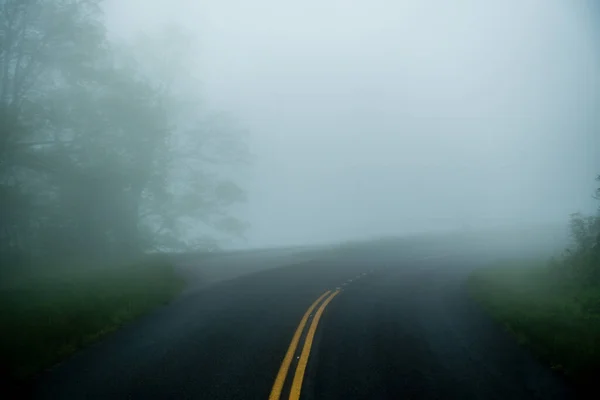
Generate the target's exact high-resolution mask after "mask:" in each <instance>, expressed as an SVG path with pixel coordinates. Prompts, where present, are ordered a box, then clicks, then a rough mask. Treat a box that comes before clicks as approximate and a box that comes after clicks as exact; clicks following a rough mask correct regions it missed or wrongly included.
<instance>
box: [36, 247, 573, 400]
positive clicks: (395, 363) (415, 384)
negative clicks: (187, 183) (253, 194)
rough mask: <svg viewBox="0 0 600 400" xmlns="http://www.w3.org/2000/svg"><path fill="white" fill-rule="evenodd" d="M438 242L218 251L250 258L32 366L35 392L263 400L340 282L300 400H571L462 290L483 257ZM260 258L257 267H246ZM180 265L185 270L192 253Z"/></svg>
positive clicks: (42, 396)
mask: <svg viewBox="0 0 600 400" xmlns="http://www.w3.org/2000/svg"><path fill="white" fill-rule="evenodd" d="M448 250H449V249H443V250H440V249H435V250H434V249H431V250H428V249H420V250H419V251H413V252H406V251H405V250H403V249H402V248H400V247H398V246H394V245H391V244H386V245H385V246H383V247H382V246H381V245H379V246H372V247H369V246H362V247H360V248H356V249H352V250H351V251H333V252H332V251H329V250H328V251H322V252H319V251H315V250H312V251H311V253H310V254H308V253H306V252H305V253H304V254H300V255H298V254H296V255H292V256H290V254H288V253H286V254H279V255H277V254H275V255H274V254H273V253H269V252H262V253H260V254H254V255H250V256H247V257H246V256H245V255H243V254H242V255H238V256H237V258H233V259H227V257H225V258H223V259H222V260H221V261H220V264H219V265H221V267H220V268H227V264H228V263H234V264H235V266H236V268H238V269H239V268H240V266H243V265H244V259H245V258H247V260H248V265H251V264H252V265H254V267H253V269H249V271H252V272H250V273H247V274H245V275H244V274H239V273H236V274H229V275H227V274H225V275H226V276H227V278H226V279H222V280H219V279H213V280H212V281H211V282H209V283H207V284H204V285H199V284H196V286H194V285H192V287H194V288H195V289H194V290H188V291H186V292H185V295H182V296H181V297H179V298H178V299H176V300H175V301H174V302H172V303H171V304H170V305H168V306H164V307H162V308H160V309H158V310H156V311H155V312H153V313H151V314H150V315H147V316H145V317H143V318H141V319H140V320H138V321H136V322H134V323H132V324H130V325H128V326H126V327H124V328H123V329H121V330H120V331H118V332H116V333H115V334H112V335H111V336H109V337H108V338H106V339H105V340H103V341H101V342H100V343H98V344H96V345H94V346H92V347H90V348H88V349H85V350H83V351H81V352H80V353H78V354H77V355H75V356H74V357H72V358H71V359H69V360H67V361H65V362H64V363H62V364H60V365H58V366H57V367H55V368H53V369H52V370H50V371H48V372H47V373H45V374H43V375H42V377H41V378H40V379H39V380H38V381H37V382H36V383H35V385H34V386H33V394H32V397H33V398H39V399H267V398H268V397H269V393H270V391H271V387H272V385H273V382H274V380H275V376H276V375H277V372H278V370H279V367H280V365H281V361H282V359H283V357H284V354H285V352H286V350H287V348H288V346H289V343H290V340H291V338H292V336H293V334H294V331H295V330H296V327H297V326H298V323H299V322H300V320H301V318H302V316H303V314H304V313H305V311H306V309H307V308H308V307H309V306H310V305H311V304H312V302H313V301H315V299H317V298H318V297H319V296H320V295H321V294H322V293H323V292H325V291H326V290H331V289H333V290H335V289H336V288H339V290H340V293H339V295H338V296H336V297H335V298H334V299H333V301H332V302H331V303H330V304H329V306H328V307H327V308H326V309H325V312H324V314H323V317H322V319H321V321H320V323H319V325H318V329H317V331H316V336H315V340H314V343H313V346H312V351H311V353H310V358H309V362H308V367H307V370H306V374H305V379H304V384H303V386H302V396H301V398H302V399H462V400H465V399H563V398H572V397H573V393H572V392H570V390H569V388H568V387H567V385H566V384H565V383H564V382H563V380H562V379H561V377H560V376H557V375H555V374H554V373H553V372H551V371H550V370H549V369H548V368H547V367H546V366H544V365H543V364H541V363H539V362H538V361H536V360H535V359H534V358H533V357H532V356H531V355H530V354H529V353H528V352H527V351H526V350H525V349H523V348H521V347H519V346H518V345H517V344H516V343H515V342H514V341H513V339H512V338H511V337H509V336H508V334H506V333H505V332H504V331H503V329H502V328H501V327H499V326H498V325H497V324H495V323H494V322H493V321H491V320H490V318H489V317H488V316H487V315H485V314H484V313H483V311H482V310H481V309H480V308H479V307H478V305H477V304H475V303H473V302H472V301H471V300H470V299H469V297H468V294H467V291H466V288H465V284H466V278H467V276H468V274H469V272H470V271H472V270H473V269H474V268H478V267H480V266H481V265H484V264H485V263H486V262H488V261H489V260H491V259H492V258H493V255H491V254H486V253H485V251H483V252H481V251H480V252H479V253H471V254H467V253H464V252H461V251H454V250H453V249H450V251H448ZM261 257H265V260H266V259H267V258H268V260H269V261H268V263H269V265H270V266H269V267H268V268H266V269H262V270H261V269H260V268H259V267H256V266H257V265H260V264H261ZM277 259H279V261H277ZM231 260H234V261H231ZM274 260H275V261H274ZM204 262H205V260H199V261H198V263H204ZM265 263H266V261H265ZM185 265H186V268H194V259H193V257H192V258H188V259H186V261H185ZM212 273H213V276H214V271H213V272H212ZM189 276H190V277H189V279H201V276H202V274H197V275H195V278H194V277H193V276H194V275H193V274H192V275H189ZM196 283H197V282H196Z"/></svg>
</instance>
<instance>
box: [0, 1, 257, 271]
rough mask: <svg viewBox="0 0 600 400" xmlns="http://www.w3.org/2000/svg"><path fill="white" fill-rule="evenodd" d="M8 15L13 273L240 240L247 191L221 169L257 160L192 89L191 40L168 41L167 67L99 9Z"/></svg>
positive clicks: (48, 7)
mask: <svg viewBox="0 0 600 400" xmlns="http://www.w3.org/2000/svg"><path fill="white" fill-rule="evenodd" d="M0 8H1V9H2V17H0V19H2V18H3V19H2V20H1V21H0V44H1V45H2V46H1V47H0V257H1V258H2V264H7V263H11V264H16V263H24V262H30V263H39V262H40V260H47V259H48V258H58V259H60V258H64V257H65V255H67V254H69V255H70V256H71V257H72V258H74V259H78V258H86V259H87V260H90V259H91V260H96V261H98V262H107V261H111V260H114V259H122V258H123V257H128V256H131V255H135V254H137V253H139V252H143V251H149V250H151V249H160V250H167V249H168V250H174V249H185V248H186V247H189V246H204V245H205V246H208V247H210V248H214V247H215V246H216V245H217V242H218V240H216V238H211V237H210V235H211V233H214V232H224V233H226V234H228V235H243V231H244V229H245V228H246V225H245V224H244V223H242V222H241V221H239V220H237V219H235V218H234V217H232V216H231V215H229V213H228V209H229V207H230V206H231V205H233V204H235V203H236V202H240V201H243V200H244V192H243V190H242V189H241V188H239V187H238V186H237V185H236V184H235V183H234V182H233V181H232V180H230V179H228V177H227V174H225V173H224V171H225V168H224V167H223V166H224V165H239V164H240V163H244V162H246V161H247V158H248V157H247V149H246V148H245V147H244V146H243V141H242V139H243V138H242V136H243V131H242V130H241V129H238V128H237V127H235V126H233V125H232V124H231V123H230V122H229V121H230V119H228V118H224V117H223V116H222V115H219V114H214V113H211V112H208V111H207V110H206V107H205V106H204V104H203V102H202V101H201V99H200V98H199V96H198V95H197V91H195V90H191V88H193V87H195V86H194V82H195V78H194V77H193V76H192V74H190V73H188V71H187V69H186V60H185V59H184V58H183V57H184V55H185V54H186V51H185V46H186V43H189V41H187V40H183V39H182V37H183V36H182V35H184V34H183V33H182V32H180V31H177V30H174V29H172V28H171V29H168V30H167V31H166V33H164V34H163V35H162V36H160V35H159V36H158V38H159V39H160V40H163V41H164V43H165V47H164V49H165V51H166V50H168V51H169V52H170V53H169V54H166V60H167V62H165V58H158V59H152V58H148V57H146V56H144V52H143V51H141V50H143V49H144V47H143V46H142V45H141V44H139V43H138V45H136V46H133V47H131V46H128V47H126V48H125V47H123V46H116V45H115V44H114V43H110V42H109V41H108V40H107V39H106V33H105V29H104V27H103V25H102V23H101V9H100V7H99V6H98V1H97V0H4V1H0ZM151 40H155V39H151ZM146 44H148V42H146ZM154 44H155V43H154ZM126 50H127V51H126Z"/></svg>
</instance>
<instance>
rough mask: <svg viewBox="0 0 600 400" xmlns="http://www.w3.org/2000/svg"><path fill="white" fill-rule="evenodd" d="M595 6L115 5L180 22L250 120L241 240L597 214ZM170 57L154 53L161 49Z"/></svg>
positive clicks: (599, 90)
mask: <svg viewBox="0 0 600 400" xmlns="http://www.w3.org/2000/svg"><path fill="white" fill-rule="evenodd" d="M587 4H589V2H584V1H567V0H564V1H558V0H531V1H527V0H503V1H496V2H492V1H482V0H479V1H475V0H463V1H452V2H449V1H443V0H437V1H434V0H405V1H399V0H386V1H384V0H361V1H358V0H357V1H351V0H304V1H283V0H254V1H241V0H237V1H234V0H204V1H193V0H128V1H126V2H125V1H122V0H109V1H107V3H106V11H107V18H108V23H109V29H111V33H112V34H113V36H114V37H115V38H117V40H122V39H124V40H125V39H128V38H130V37H132V36H133V35H135V34H136V33H138V32H140V31H145V30H146V31H147V30H152V29H157V28H159V27H160V26H161V25H162V24H164V23H172V22H175V23H177V24H181V25H183V26H185V27H187V29H189V30H191V31H192V32H193V33H194V35H196V36H197V37H198V40H199V41H200V46H199V51H198V54H190V55H189V57H190V62H191V61H194V62H197V63H198V65H199V67H198V68H199V71H197V75H198V76H200V78H201V83H202V85H201V87H200V88H199V90H202V92H203V94H204V96H205V98H206V100H207V102H208V103H210V104H211V105H212V107H214V108H217V109H221V110H226V111H228V112H230V113H231V114H233V115H234V116H235V117H236V118H237V119H238V120H239V121H240V122H241V123H242V124H243V125H245V126H246V127H247V128H248V129H249V131H250V137H249V139H248V140H249V144H250V146H251V148H252V150H253V152H254V154H255V162H254V165H252V166H251V167H249V169H248V171H247V173H246V174H244V176H245V177H246V178H245V179H246V181H245V182H243V184H244V186H246V188H247V190H248V197H249V201H248V204H246V205H245V206H244V207H243V209H242V210H240V212H241V216H243V217H245V218H246V219H247V220H248V222H250V223H251V225H252V229H251V231H250V232H249V233H248V242H247V245H250V246H268V245H277V244H292V243H309V242H319V241H329V240H335V239H346V238H352V237H365V236H370V235H383V234H392V233H403V232H414V231H424V230H430V229H448V228H456V227H460V226H461V225H462V224H464V223H469V224H471V225H473V226H489V225H496V224H502V223H514V222H518V221H521V220H524V221H526V222H540V221H542V222H543V221H556V220H559V221H560V220H563V219H565V218H566V217H567V216H568V214H569V213H571V212H574V211H578V210H581V211H589V210H592V209H593V208H592V207H593V206H594V202H593V200H592V199H591V194H592V191H593V189H594V184H595V182H594V181H593V179H594V177H595V175H596V174H598V173H600V131H599V129H600V117H599V115H600V114H599V112H598V111H599V110H600V29H599V28H600V22H599V21H600V20H599V19H598V18H597V16H596V14H594V13H596V10H591V9H590V8H589V7H588V6H587ZM157 51H158V50H157Z"/></svg>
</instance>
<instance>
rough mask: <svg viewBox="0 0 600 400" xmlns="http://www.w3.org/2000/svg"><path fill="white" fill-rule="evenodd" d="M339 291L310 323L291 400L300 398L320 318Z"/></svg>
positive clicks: (320, 308)
mask: <svg viewBox="0 0 600 400" xmlns="http://www.w3.org/2000/svg"><path fill="white" fill-rule="evenodd" d="M338 293H339V290H336V291H335V292H333V293H331V295H330V296H329V297H328V298H327V300H325V301H324V302H323V304H321V307H319V309H318V310H317V313H316V314H315V317H314V318H313V320H312V322H311V324H310V328H308V333H307V334H306V339H305V340H304V348H303V349H302V354H300V360H299V361H298V366H297V367H296V373H295V374H294V381H293V382H292V389H291V390H290V400H298V399H300V391H301V390H302V381H303V380H304V371H305V370H306V365H307V364H308V356H309V355H310V348H311V347H312V342H313V339H314V337H315V332H316V331H317V325H318V324H319V320H320V319H321V315H323V311H324V310H325V307H327V304H329V302H330V301H331V300H333V298H334V297H335V296H336V295H337V294H338Z"/></svg>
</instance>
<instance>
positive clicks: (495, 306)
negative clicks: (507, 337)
mask: <svg viewBox="0 0 600 400" xmlns="http://www.w3.org/2000/svg"><path fill="white" fill-rule="evenodd" d="M468 285H469V291H470V293H471V295H472V297H474V298H475V299H476V300H477V301H478V302H480V303H481V304H482V305H483V307H484V308H485V309H486V310H487V311H488V312H489V313H490V314H491V315H492V317H493V318H494V319H496V320H497V321H499V322H500V323H502V324H503V325H504V326H505V327H506V328H507V329H508V330H509V331H510V332H511V333H512V334H513V335H514V337H515V338H516V339H517V341H518V342H519V343H520V344H522V345H524V346H527V347H529V348H530V349H531V350H532V351H533V352H534V353H535V354H536V355H537V356H538V357H539V358H541V359H542V360H544V361H545V362H547V363H548V365H549V366H550V367H551V368H553V369H555V370H559V371H561V372H563V373H564V374H565V375H566V376H567V377H568V378H569V379H570V380H571V381H572V382H574V383H575V384H577V385H581V386H587V385H590V384H593V383H594V380H595V379H596V377H597V376H598V373H600V288H598V287H584V286H583V285H580V284H575V283H573V282H569V281H568V280H565V279H561V278H560V277H559V276H558V275H556V274H555V273H554V272H553V271H552V270H551V269H550V268H549V267H548V266H547V263H544V262H533V263H532V262H514V263H510V264H504V265H500V266H493V267H490V268H486V269H480V270H477V271H475V272H474V273H473V274H472V275H471V276H470V278H469V282H468Z"/></svg>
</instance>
